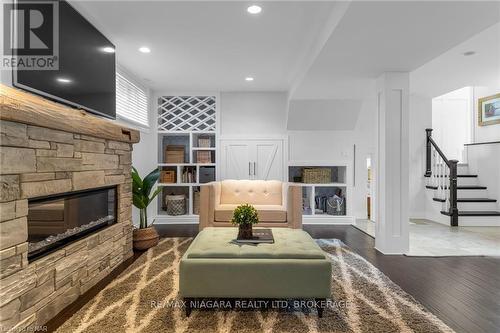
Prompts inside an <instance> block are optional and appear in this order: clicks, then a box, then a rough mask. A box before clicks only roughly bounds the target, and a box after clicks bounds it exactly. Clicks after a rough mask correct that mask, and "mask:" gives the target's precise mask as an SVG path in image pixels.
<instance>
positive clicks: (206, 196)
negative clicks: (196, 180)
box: [199, 182, 219, 231]
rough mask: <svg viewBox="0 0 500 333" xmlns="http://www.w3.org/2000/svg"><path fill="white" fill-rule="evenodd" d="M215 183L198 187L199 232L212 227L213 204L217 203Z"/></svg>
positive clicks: (213, 216) (213, 217)
mask: <svg viewBox="0 0 500 333" xmlns="http://www.w3.org/2000/svg"><path fill="white" fill-rule="evenodd" d="M216 186H217V182H211V183H207V184H204V185H201V186H200V188H201V189H200V224H199V230H200V231H201V230H203V229H204V228H206V227H211V226H213V223H214V219H215V202H218V201H219V198H216V195H218V193H217V192H218V191H216Z"/></svg>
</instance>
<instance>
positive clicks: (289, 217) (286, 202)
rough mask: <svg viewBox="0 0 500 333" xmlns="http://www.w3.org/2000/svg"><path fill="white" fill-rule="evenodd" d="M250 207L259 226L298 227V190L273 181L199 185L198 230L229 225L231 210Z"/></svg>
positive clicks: (300, 209) (300, 218)
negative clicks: (255, 214) (256, 217)
mask: <svg viewBox="0 0 500 333" xmlns="http://www.w3.org/2000/svg"><path fill="white" fill-rule="evenodd" d="M245 203H247V204H251V205H253V206H254V207H255V208H256V209H257V211H258V213H259V224H258V225H259V226H260V227H288V228H295V229H301V228H302V188H301V187H300V186H292V185H289V184H288V183H283V182H281V181H277V180H223V181H220V182H211V183H208V184H205V185H202V186H201V194H200V230H203V229H204V228H206V227H228V226H231V218H232V217H233V211H234V209H235V208H236V207H237V206H238V205H241V204H245Z"/></svg>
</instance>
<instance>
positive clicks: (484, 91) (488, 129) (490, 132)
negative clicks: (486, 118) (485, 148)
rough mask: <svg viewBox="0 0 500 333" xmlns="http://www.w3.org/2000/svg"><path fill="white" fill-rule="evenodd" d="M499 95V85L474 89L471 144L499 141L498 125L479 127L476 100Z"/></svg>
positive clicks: (499, 131)
mask: <svg viewBox="0 0 500 333" xmlns="http://www.w3.org/2000/svg"><path fill="white" fill-rule="evenodd" d="M499 93H500V85H498V86H496V87H491V86H490V87H474V88H473V96H474V98H473V100H474V103H473V105H474V141H473V142H492V141H500V124H494V125H487V126H479V122H478V119H479V118H478V117H479V110H478V99H479V98H482V97H487V96H491V95H495V94H499Z"/></svg>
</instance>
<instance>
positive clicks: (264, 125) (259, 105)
mask: <svg viewBox="0 0 500 333" xmlns="http://www.w3.org/2000/svg"><path fill="white" fill-rule="evenodd" d="M287 104H288V102H287V94H286V93H285V92H223V93H221V94H220V105H219V109H220V134H221V136H249V137H259V136H260V137H262V136H269V135H272V136H276V135H286V117H287Z"/></svg>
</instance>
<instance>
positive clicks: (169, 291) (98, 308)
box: [57, 238, 453, 333]
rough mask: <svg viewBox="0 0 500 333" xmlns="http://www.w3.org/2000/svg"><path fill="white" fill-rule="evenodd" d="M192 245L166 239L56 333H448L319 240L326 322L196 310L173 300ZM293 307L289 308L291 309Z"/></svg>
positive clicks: (298, 312)
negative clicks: (325, 273)
mask: <svg viewBox="0 0 500 333" xmlns="http://www.w3.org/2000/svg"><path fill="white" fill-rule="evenodd" d="M190 242H191V239H190V238H168V239H164V240H162V241H161V242H160V244H159V245H158V246H157V247H155V248H153V249H150V250H149V251H147V252H146V253H144V254H143V255H142V256H140V257H139V258H138V259H137V260H136V261H135V262H134V263H133V264H132V265H131V266H130V267H128V268H127V269H126V270H125V271H123V272H122V273H121V274H120V275H119V276H118V277H117V278H116V279H115V280H113V281H112V282H111V283H110V284H109V285H108V286H107V287H106V288H105V289H103V290H102V291H100V292H99V293H98V294H97V295H96V296H95V297H94V298H93V299H92V300H91V301H90V302H88V303H87V304H86V305H85V306H84V307H82V308H81V309H80V310H79V311H77V312H76V313H75V314H74V315H73V316H72V317H71V318H70V319H69V320H67V321H66V322H65V323H64V324H63V325H62V326H61V327H59V329H58V330H57V332H61V333H62V332H64V333H66V332H73V333H80V332H96V333H100V332H107V331H124V332H179V333H180V332H186V333H187V332H203V333H205V332H214V333H215V332H217V333H219V332H227V333H232V332H234V333H236V332H248V333H254V332H263V333H271V332H283V333H285V332H286V333H293V332H297V333H305V332H331V333H337V332H384V333H385V332H425V333H431V332H453V331H452V330H451V329H450V328H449V327H447V326H446V325H445V324H444V323H443V322H442V321H440V320H439V319H438V318H436V317H435V316H434V315H433V314H431V313H430V312H429V311H427V310H426V309H425V308H424V307H422V306H421V305H420V304H419V303H417V302H416V301H415V300H414V299H413V298H412V297H411V296H409V295H408V294H407V293H405V292H404V291H403V290H401V288H399V287H398V286H397V285H395V284H394V283H393V282H392V281H391V280H389V278H387V277H386V276H385V275H384V274H382V273H381V272H380V271H379V270H378V269H377V268H375V267H374V266H373V265H371V264H370V263H368V262H367V261H366V260H365V259H363V258H362V257H360V256H359V255H357V254H355V253H354V252H352V251H351V250H350V249H349V248H348V247H347V246H345V244H343V243H342V242H340V241H339V240H329V239H321V240H317V242H318V244H319V245H320V246H321V248H322V249H323V250H324V251H325V252H327V253H328V256H329V257H330V259H331V260H332V267H333V275H332V299H333V300H336V302H335V303H334V304H330V306H329V307H328V308H327V309H325V312H324V315H323V318H318V316H317V313H316V310H314V309H311V308H308V307H306V306H299V307H298V308H297V307H294V306H289V307H288V308H279V309H278V308H270V309H269V308H268V309H260V310H258V309H257V310H256V309H254V310H241V309H240V310H228V309H223V308H222V307H221V308H219V309H210V310H206V309H205V310H193V312H192V314H191V316H190V317H189V318H186V317H185V315H184V308H182V303H181V302H180V301H179V300H177V286H178V266H179V260H180V258H181V256H182V254H183V253H184V251H186V249H187V248H188V246H189V244H190ZM291 304H293V301H292V302H291Z"/></svg>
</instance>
